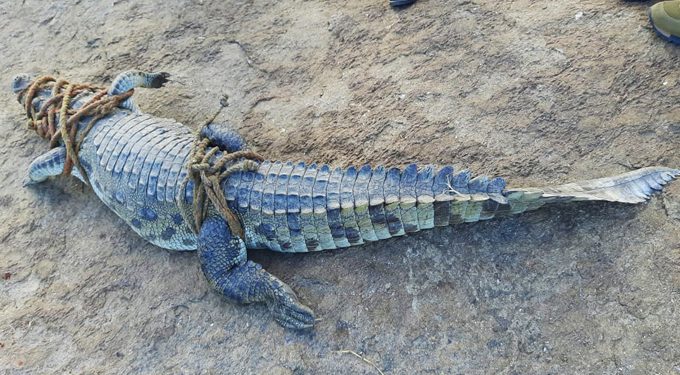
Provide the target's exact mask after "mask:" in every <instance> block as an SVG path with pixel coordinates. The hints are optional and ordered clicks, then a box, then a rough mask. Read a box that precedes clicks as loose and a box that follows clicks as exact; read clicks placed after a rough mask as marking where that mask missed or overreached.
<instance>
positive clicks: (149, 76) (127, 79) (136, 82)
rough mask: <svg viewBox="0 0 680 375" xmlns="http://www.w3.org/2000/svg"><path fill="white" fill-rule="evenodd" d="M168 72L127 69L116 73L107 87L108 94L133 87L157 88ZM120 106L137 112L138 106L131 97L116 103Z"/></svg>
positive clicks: (165, 80) (163, 81)
mask: <svg viewBox="0 0 680 375" xmlns="http://www.w3.org/2000/svg"><path fill="white" fill-rule="evenodd" d="M168 77H170V74H169V73H166V72H159V73H147V72H140V71H138V70H128V71H126V72H123V73H120V74H118V76H117V77H116V78H115V79H114V80H113V82H112V83H111V87H109V91H108V94H109V95H118V94H122V93H124V92H127V91H129V90H132V89H134V88H135V87H143V88H151V89H157V88H159V87H163V85H165V83H166V82H168ZM118 106H119V107H120V108H124V109H129V110H131V111H133V112H139V108H137V105H136V104H135V103H134V102H133V101H132V98H128V99H126V100H125V101H124V102H122V103H120V104H119V105H118Z"/></svg>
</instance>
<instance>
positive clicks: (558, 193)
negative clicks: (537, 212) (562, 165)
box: [504, 167, 680, 214]
mask: <svg viewBox="0 0 680 375" xmlns="http://www.w3.org/2000/svg"><path fill="white" fill-rule="evenodd" d="M678 175H680V170H678V169H671V168H665V167H648V168H641V169H637V170H634V171H631V172H627V173H623V174H620V175H616V176H612V177H604V178H598V179H594V180H585V181H579V182H573V183H569V184H565V185H559V186H548V187H541V188H524V189H508V190H506V191H505V192H504V195H505V196H506V197H507V199H508V203H509V205H510V213H513V214H514V213H520V212H524V211H527V210H534V209H537V208H539V207H541V206H543V205H545V204H549V203H559V202H574V201H608V202H620V203H641V202H644V201H646V200H647V199H649V198H650V197H651V196H652V194H654V192H656V191H660V190H661V189H662V187H663V186H664V185H665V184H667V183H668V182H670V181H671V180H673V179H674V178H676V177H677V176H678Z"/></svg>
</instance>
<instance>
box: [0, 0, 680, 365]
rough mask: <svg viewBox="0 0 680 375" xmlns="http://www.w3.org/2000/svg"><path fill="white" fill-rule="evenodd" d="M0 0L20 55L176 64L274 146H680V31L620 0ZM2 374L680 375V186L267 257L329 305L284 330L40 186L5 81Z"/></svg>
mask: <svg viewBox="0 0 680 375" xmlns="http://www.w3.org/2000/svg"><path fill="white" fill-rule="evenodd" d="M48 3H49V2H42V1H36V0H26V1H24V2H23V3H21V2H18V1H5V2H2V3H0V83H1V84H2V87H5V88H6V87H8V86H9V83H10V80H11V77H12V75H13V74H15V73H17V72H22V71H38V72H43V73H59V74H62V75H63V76H65V77H66V78H69V79H72V80H87V81H94V82H108V81H109V80H110V79H111V78H112V77H113V76H115V75H116V74H117V73H118V72H120V71H123V70H126V69H130V68H138V69H146V70H165V71H168V72H171V73H172V74H173V76H174V77H175V80H176V81H175V82H174V83H172V84H171V85H169V87H167V88H166V89H163V90H157V91H153V92H151V91H146V92H141V91H140V92H139V93H138V95H137V96H138V97H137V101H138V103H140V105H141V106H142V108H143V109H144V110H145V111H147V112H150V113H153V114H155V115H158V116H164V117H172V118H175V119H177V120H179V121H182V122H184V123H185V124H188V125H190V126H192V127H194V128H197V127H198V126H200V124H202V123H203V121H204V120H205V119H207V118H208V117H209V116H210V114H212V113H213V112H214V111H216V110H217V109H218V108H219V98H220V97H221V96H223V95H228V97H229V101H228V103H229V106H228V107H227V108H225V109H224V110H223V111H222V112H221V113H220V115H219V118H218V119H219V120H220V121H229V122H231V123H232V124H234V126H236V127H237V128H238V129H240V130H241V131H242V132H243V134H244V135H245V136H246V138H247V139H248V140H249V141H250V143H251V144H252V145H253V147H254V148H255V149H256V150H258V151H260V152H262V153H263V154H265V155H267V156H269V157H271V158H276V159H292V160H298V159H303V160H309V161H311V160H314V161H322V162H329V163H333V164H341V165H346V164H348V163H364V162H373V163H386V164H392V165H403V164H405V163H408V162H413V161H417V162H422V163H427V162H438V163H445V162H450V163H453V164H454V165H456V166H460V167H469V168H471V169H472V170H474V171H476V172H479V173H488V174H493V175H500V176H503V177H507V178H508V180H509V181H510V183H511V184H512V185H515V186H517V185H530V184H543V183H557V182H565V181H568V180H575V179H580V178H594V177H599V176H603V175H608V174H613V173H620V172H624V171H626V170H629V169H630V168H633V167H640V166H648V165H666V166H674V167H678V166H680V153H679V152H678V146H679V145H680V107H679V106H678V90H679V88H680V82H679V81H678V79H679V76H680V73H679V70H678V67H679V66H680V49H679V48H678V47H674V46H672V45H670V44H667V43H665V42H663V41H661V40H660V39H658V38H657V37H656V36H655V35H654V34H653V32H652V31H651V30H650V29H649V27H648V23H647V20H646V16H645V8H646V7H647V6H648V5H650V4H649V3H625V2H620V1H612V0H584V1H579V2H568V1H562V2H560V1H547V0H540V1H533V0H518V1H510V2H498V1H489V0H472V1H470V0H449V1H446V0H420V1H419V2H417V3H416V4H415V5H414V6H412V7H410V8H408V9H405V10H402V11H394V10H392V9H390V8H389V7H388V6H387V1H386V0H380V1H378V0H370V1H369V0H364V1H359V0H350V1H341V2H326V1H320V0H312V1H299V0H298V1H292V0H290V1H289V0H282V1H269V2H263V1H172V2H169V4H165V2H161V1H157V2H156V3H151V2H146V4H143V5H141V4H138V2H136V1H126V0H114V1H107V2H95V1H80V0H77V1H73V0H67V1H60V2H54V3H55V4H51V5H50V4H48ZM0 102H1V103H2V106H1V107H0V108H1V109H0V130H1V131H0V138H1V139H2V142H1V144H0V158H1V159H2V161H3V163H2V165H1V166H0V207H2V209H1V210H0V222H1V223H2V224H1V225H0V275H2V276H3V277H2V278H1V279H0V301H2V303H1V304H0V373H9V374H24V373H26V374H28V373H31V374H32V373H172V374H180V373H187V374H192V373H267V374H318V373H359V374H376V373H377V370H376V369H374V368H373V367H371V366H370V365H368V364H366V363H364V362H362V361H361V360H359V359H358V358H355V357H354V356H352V355H350V354H342V353H339V352H338V351H340V350H353V351H355V352H357V353H361V354H362V355H364V356H365V358H366V359H368V360H370V361H372V362H374V363H375V365H376V366H377V367H378V368H379V369H381V370H382V371H384V372H385V373H386V374H389V373H393V374H410V373H422V374H435V373H450V374H459V373H461V374H462V373H466V374H471V373H504V374H528V373H540V374H548V373H552V374H565V373H584V374H585V373H592V374H651V373H659V374H680V336H679V335H678V332H680V272H679V271H680V183H677V182H676V183H675V184H673V185H671V186H670V187H669V188H668V189H667V190H666V192H664V193H663V194H661V195H658V196H656V197H655V198H654V199H652V200H651V202H650V203H648V204H644V205H640V206H626V205H608V204H590V205H588V204H577V205H571V206H558V207H553V208H549V209H545V210H542V211H539V212H535V213H531V214H526V215H523V216H519V217H515V218H509V219H504V220H495V221H491V222H485V223H479V224H474V225H466V226H459V227H454V228H445V229H441V230H435V231H429V232H427V233H422V234H419V235H416V236H412V237H409V238H399V239H394V240H389V241H384V242H380V243H376V244H371V245H367V246H363V247H358V248H351V249H346V250H341V251H331V252H326V253H316V254H309V255H290V256H288V255H280V254H273V253H270V252H264V251H262V252H253V253H251V257H252V258H253V259H255V260H257V261H259V262H261V263H262V264H264V266H265V267H266V268H267V269H269V270H270V271H271V272H272V273H274V274H276V275H278V276H280V277H281V278H282V279H284V280H285V281H287V282H288V283H289V284H290V285H291V286H292V287H293V288H294V289H295V290H297V292H298V295H299V296H300V298H301V299H302V300H303V301H304V302H305V303H307V304H308V305H309V306H311V307H313V308H314V309H315V310H316V312H317V314H318V315H319V317H321V318H322V321H320V322H319V324H318V327H317V328H316V330H315V331H314V332H311V333H294V332H290V331H285V330H283V329H282V328H280V327H279V326H278V325H276V324H275V323H274V322H273V320H272V319H271V318H270V316H269V314H268V312H267V311H266V309H264V308H262V307H242V306H236V305H233V304H231V303H229V302H227V301H226V300H225V299H223V298H221V297H220V296H219V295H218V294H216V293H214V292H212V291H211V290H210V289H209V286H208V284H207V282H206V281H205V280H204V278H203V276H202V274H201V271H200V269H199V264H198V261H197V259H196V257H195V254H193V253H184V254H179V253H173V252H168V251H165V250H161V249H159V248H156V247H154V246H152V245H150V244H147V243H145V242H143V241H142V240H141V239H139V238H137V237H136V236H135V234H134V233H133V232H132V230H130V229H129V228H127V227H126V226H125V225H124V224H123V223H122V221H121V220H119V219H118V218H117V217H116V216H115V215H114V214H113V213H111V212H109V211H108V210H107V209H106V208H105V207H104V206H103V204H101V203H100V202H99V201H98V200H97V199H96V197H95V196H94V195H93V194H92V192H90V191H84V190H83V188H82V186H81V185H79V184H77V183H75V182H73V180H71V179H65V178H58V179H55V180H53V181H50V182H48V183H46V184H44V185H42V186H40V187H38V188H34V189H24V188H22V187H21V181H22V180H23V178H24V175H25V173H26V167H27V166H28V164H29V162H30V161H31V159H32V158H34V157H36V156H37V155H39V154H40V153H42V152H44V151H45V150H46V147H47V146H46V144H45V143H44V142H43V141H41V140H40V139H38V138H37V137H35V136H34V135H33V134H31V133H30V132H29V131H28V130H27V129H26V128H25V119H24V118H23V117H22V111H21V109H20V108H19V106H18V104H17V103H16V101H15V99H14V97H13V95H11V94H10V93H9V91H8V90H7V89H5V90H2V91H0Z"/></svg>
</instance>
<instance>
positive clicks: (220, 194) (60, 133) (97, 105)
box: [18, 76, 264, 238]
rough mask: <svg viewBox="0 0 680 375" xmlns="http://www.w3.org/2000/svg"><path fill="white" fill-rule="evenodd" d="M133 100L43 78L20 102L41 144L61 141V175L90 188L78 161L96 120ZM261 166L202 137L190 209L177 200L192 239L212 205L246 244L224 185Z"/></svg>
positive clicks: (194, 157)
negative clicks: (42, 96) (80, 100)
mask: <svg viewBox="0 0 680 375" xmlns="http://www.w3.org/2000/svg"><path fill="white" fill-rule="evenodd" d="M50 88H51V91H52V96H51V97H50V98H49V99H48V100H47V101H45V103H43V104H42V105H41V107H40V109H39V110H38V111H36V110H35V108H34V106H33V100H34V99H35V97H36V95H38V94H39V93H40V91H42V90H44V89H50ZM87 93H90V94H92V98H90V100H89V101H87V102H86V103H85V104H83V105H82V106H81V107H80V108H78V109H74V108H72V107H71V102H72V100H73V99H74V98H75V97H77V96H78V95H81V94H87ZM133 94H134V89H131V90H129V91H126V92H124V93H121V94H118V95H108V92H107V89H106V88H105V87H101V86H95V85H92V84H89V83H83V84H72V83H69V82H68V81H65V80H63V79H56V78H54V77H51V76H42V77H38V78H37V79H36V80H34V81H33V82H32V83H31V85H30V86H28V87H27V88H26V89H24V90H22V91H21V92H19V94H18V97H19V98H20V99H21V98H22V96H23V97H24V104H25V110H26V116H27V117H28V127H29V128H31V129H33V130H34V131H35V132H36V133H37V134H38V135H39V136H40V137H41V138H44V139H47V140H49V142H50V148H55V147H59V146H60V141H61V142H63V144H64V148H65V149H66V161H65V163H64V170H63V171H62V175H70V174H71V171H72V170H73V167H74V166H75V167H76V168H77V169H78V171H79V172H80V174H81V175H82V176H83V179H84V181H86V184H89V183H88V182H87V181H89V179H88V177H87V174H86V172H85V170H84V169H83V167H82V165H81V164H80V161H79V159H78V152H79V151H80V146H81V145H82V143H83V140H84V139H85V137H86V136H87V134H88V133H89V131H90V130H91V129H92V127H93V126H94V124H95V123H96V122H97V121H98V120H100V119H102V118H103V117H105V116H107V115H109V114H110V113H111V112H113V111H114V110H115V109H116V108H117V107H118V106H119V105H120V103H122V102H124V101H125V100H127V99H128V98H129V97H131V96H132V95H133ZM57 116H58V117H57ZM87 116H91V119H90V120H89V121H88V123H87V125H86V126H85V127H84V128H83V129H82V130H79V129H78V127H79V124H80V121H81V120H82V119H83V118H84V117H87ZM57 124H59V125H60V126H59V129H57ZM262 160H264V158H262V156H260V155H259V154H257V153H256V152H254V151H236V152H233V153H229V152H227V151H226V150H223V149H220V148H219V147H216V146H213V145H212V144H211V142H210V139H208V138H205V137H202V136H200V133H199V135H198V136H197V137H196V140H195V141H194V144H193V145H192V148H191V154H190V157H189V161H188V163H187V165H186V168H187V170H188V172H189V173H188V175H187V177H186V178H185V179H184V180H183V181H182V183H181V185H180V191H181V192H184V191H186V187H187V184H188V183H189V181H193V182H194V189H193V204H192V207H191V208H190V207H186V206H187V205H186V202H185V199H184V197H181V198H180V199H178V200H177V201H178V204H179V206H180V212H181V213H182V216H185V217H184V219H185V220H186V221H187V223H191V224H192V225H190V227H191V229H192V230H193V231H194V233H198V232H199V230H200V228H201V225H202V224H203V221H204V220H205V218H206V216H207V215H208V212H209V210H210V204H212V206H213V207H214V208H215V209H216V210H217V211H218V212H219V214H220V215H221V216H222V217H223V218H224V220H225V221H226V222H227V224H228V225H229V229H230V230H231V232H232V234H234V235H236V236H238V237H240V238H243V236H244V231H243V226H242V225H241V222H240V221H239V219H238V216H236V214H234V213H233V212H232V210H231V209H230V208H229V206H228V204H227V199H226V197H225V196H224V191H223V190H222V188H221V186H220V183H221V181H223V180H224V179H226V178H227V177H228V176H229V175H231V174H232V173H234V172H237V171H254V170H257V168H258V166H259V162H261V161H262ZM188 209H193V210H192V212H193V217H192V218H189V217H186V216H188V215H186V213H188V211H189V210H188Z"/></svg>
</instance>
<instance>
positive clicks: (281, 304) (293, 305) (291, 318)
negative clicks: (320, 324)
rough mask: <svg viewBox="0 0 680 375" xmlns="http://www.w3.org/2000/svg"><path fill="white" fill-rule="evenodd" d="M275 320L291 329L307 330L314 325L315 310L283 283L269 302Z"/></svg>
mask: <svg viewBox="0 0 680 375" xmlns="http://www.w3.org/2000/svg"><path fill="white" fill-rule="evenodd" d="M269 308H270V310H271V312H272V315H273V316H274V320H276V322H277V323H279V324H280V325H281V326H283V327H285V328H290V329H299V330H305V329H310V328H312V327H314V321H315V318H314V312H313V311H312V310H311V309H310V308H309V307H307V306H305V305H303V304H302V303H300V301H298V299H297V296H295V292H293V291H292V290H291V289H290V288H289V287H288V285H286V284H284V283H281V284H280V285H279V288H278V289H277V290H276V291H275V292H274V298H273V300H272V301H271V302H270V303H269Z"/></svg>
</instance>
